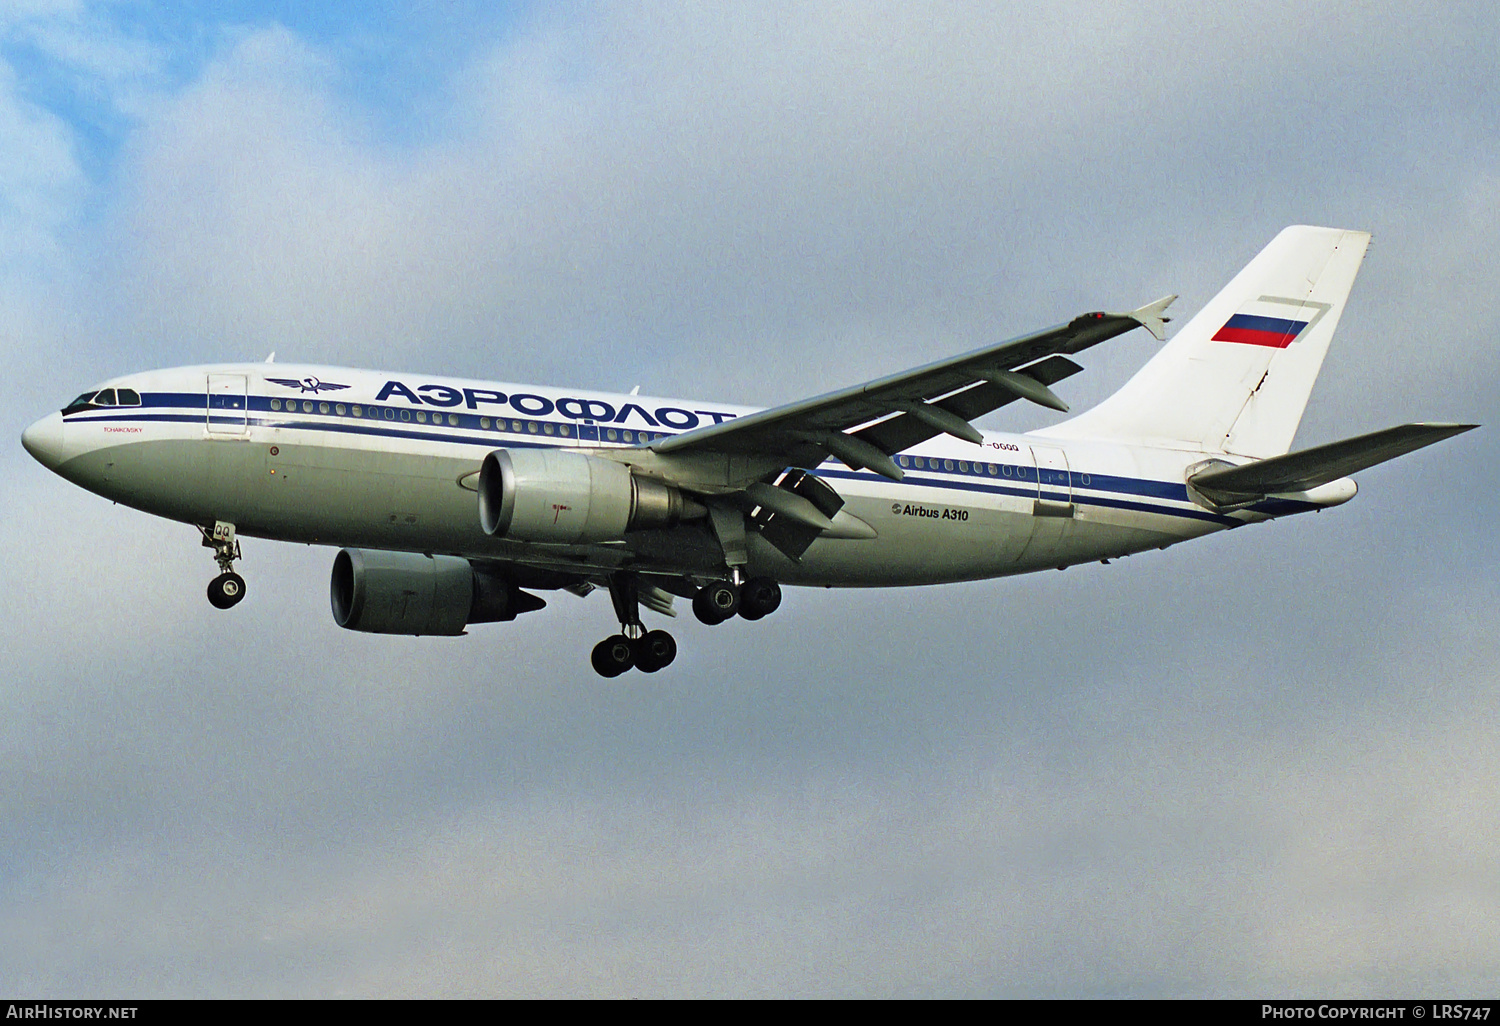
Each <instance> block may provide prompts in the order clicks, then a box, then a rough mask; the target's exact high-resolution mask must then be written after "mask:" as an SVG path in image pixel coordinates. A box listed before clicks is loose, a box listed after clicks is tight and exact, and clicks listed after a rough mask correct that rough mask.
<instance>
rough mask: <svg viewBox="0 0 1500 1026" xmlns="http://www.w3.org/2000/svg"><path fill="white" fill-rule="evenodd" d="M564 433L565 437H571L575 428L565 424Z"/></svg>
mask: <svg viewBox="0 0 1500 1026" xmlns="http://www.w3.org/2000/svg"><path fill="white" fill-rule="evenodd" d="M562 433H563V435H564V436H567V435H571V434H572V433H573V428H572V427H571V426H569V425H567V424H564V425H563V426H562Z"/></svg>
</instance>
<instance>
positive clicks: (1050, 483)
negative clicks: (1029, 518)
mask: <svg viewBox="0 0 1500 1026" xmlns="http://www.w3.org/2000/svg"><path fill="white" fill-rule="evenodd" d="M1031 458H1032V459H1033V460H1035V461H1036V484H1037V495H1036V499H1037V505H1038V507H1040V506H1042V505H1043V504H1046V505H1047V506H1048V507H1052V508H1055V510H1056V513H1057V514H1058V515H1061V516H1072V515H1073V475H1072V474H1071V473H1069V469H1068V454H1067V453H1065V452H1063V451H1062V450H1061V449H1053V448H1051V447H1049V446H1045V445H1033V446H1032V447H1031ZM1063 507H1066V509H1064V508H1063ZM1039 515H1041V514H1040V513H1039Z"/></svg>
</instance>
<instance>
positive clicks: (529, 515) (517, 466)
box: [479, 449, 708, 544]
mask: <svg viewBox="0 0 1500 1026" xmlns="http://www.w3.org/2000/svg"><path fill="white" fill-rule="evenodd" d="M707 515H708V510H706V509H705V508H704V507H703V506H701V505H700V504H698V503H697V502H694V501H693V500H692V499H689V498H685V497H684V496H683V494H682V492H681V491H680V490H678V489H677V488H674V487H673V486H671V485H669V484H666V483H664V482H662V481H658V480H656V479H655V478H650V477H642V476H641V475H639V474H636V473H634V472H632V470H631V469H630V468H629V467H627V466H626V465H625V464H623V463H616V462H615V461H614V460H605V459H599V458H598V457H596V456H588V455H585V454H583V453H580V452H565V451H563V450H559V449H496V450H495V451H494V452H492V453H490V454H489V455H488V456H486V457H485V458H484V465H483V466H482V467H481V468H480V471H479V523H480V526H482V527H483V528H484V531H485V533H486V534H490V535H494V536H495V537H497V538H512V539H515V540H516V541H528V542H557V543H561V544H574V543H578V542H599V541H618V540H619V539H621V538H623V537H624V536H625V532H626V531H640V530H649V529H653V528H665V527H672V526H674V525H675V524H677V523H678V522H680V521H683V520H698V519H702V518H703V517H705V516H707Z"/></svg>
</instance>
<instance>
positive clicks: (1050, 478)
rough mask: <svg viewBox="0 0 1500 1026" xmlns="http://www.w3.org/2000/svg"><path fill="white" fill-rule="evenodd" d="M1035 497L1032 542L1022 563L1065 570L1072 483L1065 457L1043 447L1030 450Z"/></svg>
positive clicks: (1070, 515)
mask: <svg viewBox="0 0 1500 1026" xmlns="http://www.w3.org/2000/svg"><path fill="white" fill-rule="evenodd" d="M1031 458H1032V460H1033V461H1034V463H1035V467H1036V483H1037V497H1036V501H1035V502H1034V503H1033V505H1032V511H1031V540H1030V541H1029V542H1028V543H1027V545H1026V549H1025V551H1023V552H1022V553H1021V557H1020V558H1021V562H1023V563H1030V564H1032V565H1033V566H1036V567H1041V566H1047V565H1049V564H1051V565H1056V566H1059V567H1061V566H1066V565H1067V563H1068V562H1069V560H1068V556H1067V550H1068V546H1069V543H1070V541H1071V539H1072V537H1073V527H1074V524H1073V480H1072V474H1071V473H1070V472H1069V467H1068V456H1067V453H1065V452H1063V451H1062V450H1061V449H1056V448H1052V447H1050V446H1044V445H1033V446H1032V447H1031Z"/></svg>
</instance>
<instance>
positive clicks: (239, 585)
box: [208, 571, 245, 609]
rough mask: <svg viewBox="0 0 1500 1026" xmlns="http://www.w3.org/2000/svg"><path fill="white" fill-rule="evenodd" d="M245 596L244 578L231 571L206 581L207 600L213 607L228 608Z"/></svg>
mask: <svg viewBox="0 0 1500 1026" xmlns="http://www.w3.org/2000/svg"><path fill="white" fill-rule="evenodd" d="M244 597H245V579H244V578H243V577H241V576H240V575H239V574H237V573H234V572H233V571H231V572H229V573H224V574H220V575H219V576H217V577H215V578H214V579H213V580H211V581H209V582H208V601H209V604H210V605H212V606H213V607H214V608H215V609H228V608H229V607H230V606H232V605H234V604H235V603H237V602H239V600H240V599H242V598H244Z"/></svg>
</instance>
